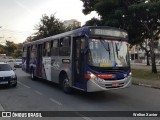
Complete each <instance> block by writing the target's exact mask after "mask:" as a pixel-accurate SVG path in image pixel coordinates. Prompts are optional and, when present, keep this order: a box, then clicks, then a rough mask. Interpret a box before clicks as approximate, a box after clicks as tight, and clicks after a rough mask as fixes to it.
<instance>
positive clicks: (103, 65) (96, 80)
mask: <svg viewBox="0 0 160 120" xmlns="http://www.w3.org/2000/svg"><path fill="white" fill-rule="evenodd" d="M22 57H23V66H22V69H23V70H24V71H26V72H29V73H31V79H33V80H35V79H37V78H42V79H45V80H47V81H51V82H54V83H57V84H59V85H60V86H61V87H62V89H63V91H64V92H66V93H67V92H71V89H73V88H75V89H79V90H82V91H86V92H96V91H105V90H113V89H120V88H126V87H129V86H130V85H131V69H130V59H129V52H128V34H127V32H126V31H125V30H122V29H119V28H113V27H108V26H85V27H81V28H79V29H76V30H72V31H69V32H65V33H61V34H58V35H54V36H51V37H47V38H44V39H40V40H37V41H33V42H28V43H25V44H24V45H23V56H22Z"/></svg>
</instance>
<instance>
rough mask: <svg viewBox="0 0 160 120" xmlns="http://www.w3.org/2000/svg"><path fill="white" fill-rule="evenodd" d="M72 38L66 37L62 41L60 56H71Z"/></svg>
mask: <svg viewBox="0 0 160 120" xmlns="http://www.w3.org/2000/svg"><path fill="white" fill-rule="evenodd" d="M70 51H71V38H70V37H64V38H61V39H60V56H70Z"/></svg>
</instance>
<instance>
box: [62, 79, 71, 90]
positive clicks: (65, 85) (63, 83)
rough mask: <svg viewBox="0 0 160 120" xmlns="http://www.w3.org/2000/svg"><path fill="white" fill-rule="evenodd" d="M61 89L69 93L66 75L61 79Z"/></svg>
mask: <svg viewBox="0 0 160 120" xmlns="http://www.w3.org/2000/svg"><path fill="white" fill-rule="evenodd" d="M62 89H63V91H64V92H65V93H71V87H70V86H69V80H68V77H66V76H64V77H63V80H62Z"/></svg>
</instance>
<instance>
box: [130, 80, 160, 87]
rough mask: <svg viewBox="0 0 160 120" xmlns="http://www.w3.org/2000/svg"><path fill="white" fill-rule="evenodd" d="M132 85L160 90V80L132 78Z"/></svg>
mask: <svg viewBox="0 0 160 120" xmlns="http://www.w3.org/2000/svg"><path fill="white" fill-rule="evenodd" d="M132 84H133V85H139V86H145V87H151V88H157V89H160V80H145V79H141V78H132Z"/></svg>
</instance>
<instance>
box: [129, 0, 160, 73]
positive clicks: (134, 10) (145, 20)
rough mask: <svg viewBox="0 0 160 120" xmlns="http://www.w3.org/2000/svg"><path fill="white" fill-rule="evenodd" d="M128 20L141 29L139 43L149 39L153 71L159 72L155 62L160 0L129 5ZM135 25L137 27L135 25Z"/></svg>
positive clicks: (159, 29)
mask: <svg viewBox="0 0 160 120" xmlns="http://www.w3.org/2000/svg"><path fill="white" fill-rule="evenodd" d="M128 11H129V12H128V13H129V14H128V18H129V19H128V20H130V21H129V23H130V25H132V28H135V27H137V25H138V29H140V30H139V31H138V32H139V33H137V35H136V37H137V38H140V39H139V43H142V42H144V41H145V40H148V43H149V47H150V54H151V61H152V72H153V73H157V68H156V62H155V42H157V40H158V39H160V36H159V34H160V12H158V11H160V0H151V1H150V2H148V3H145V2H142V3H139V4H133V5H131V6H129V10H128ZM133 26H135V27H133Z"/></svg>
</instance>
